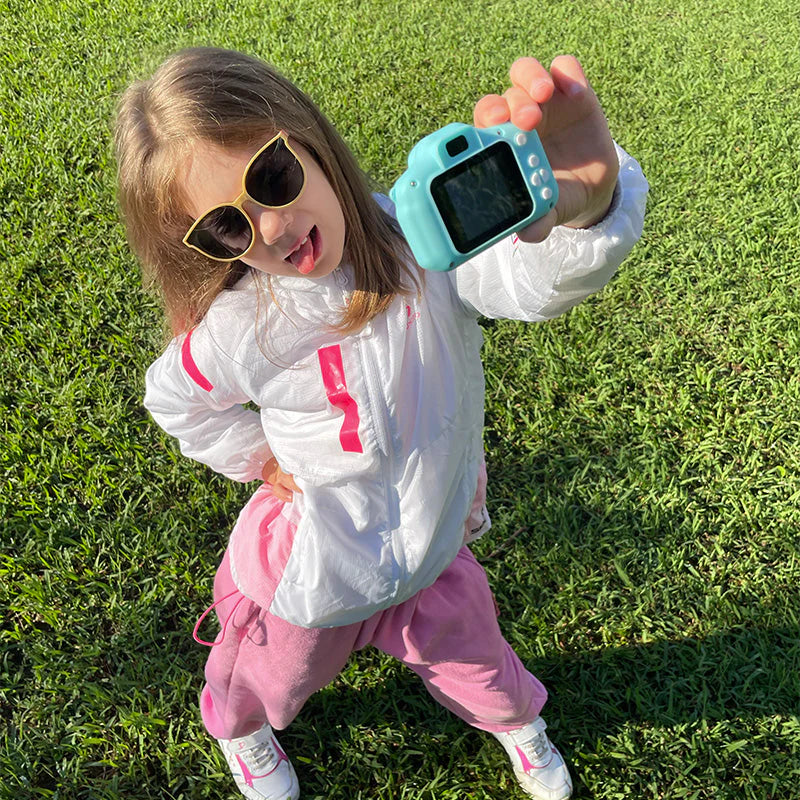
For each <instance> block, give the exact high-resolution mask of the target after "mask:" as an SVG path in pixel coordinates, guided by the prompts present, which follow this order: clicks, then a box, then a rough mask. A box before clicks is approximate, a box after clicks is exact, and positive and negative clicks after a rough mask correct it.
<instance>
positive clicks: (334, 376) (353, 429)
mask: <svg viewBox="0 0 800 800" xmlns="http://www.w3.org/2000/svg"><path fill="white" fill-rule="evenodd" d="M317 357H318V358H319V366H320V369H321V371H322V383H323V384H324V386H325V393H326V394H327V395H328V400H329V402H330V404H331V405H332V406H333V407H334V408H338V409H339V410H340V411H343V412H344V422H342V429H341V430H340V431H339V441H340V442H341V443H342V450H344V451H345V452H346V453H363V452H364V448H363V447H362V445H361V439H359V438H358V424H359V422H360V419H359V416H358V404H357V403H356V401H355V400H354V399H353V398H352V397H351V396H350V393H349V392H348V391H347V381H346V380H345V376H344V364H343V363H342V348H341V347H340V346H339V345H338V344H335V345H331V346H330V347H321V348H320V349H319V350H317Z"/></svg>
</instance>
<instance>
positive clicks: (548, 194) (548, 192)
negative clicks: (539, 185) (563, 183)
mask: <svg viewBox="0 0 800 800" xmlns="http://www.w3.org/2000/svg"><path fill="white" fill-rule="evenodd" d="M539 194H541V196H542V200H549V199H550V198H551V197H552V196H553V190H552V189H551V188H550V187H549V186H545V187H544V189H542V191H541V192H540V193H539Z"/></svg>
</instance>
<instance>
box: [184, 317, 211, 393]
mask: <svg viewBox="0 0 800 800" xmlns="http://www.w3.org/2000/svg"><path fill="white" fill-rule="evenodd" d="M192 332H193V331H189V333H187V334H186V338H185V339H184V340H183V344H182V345H181V361H182V362H183V368H184V369H185V370H186V372H187V373H188V375H189V377H190V378H191V379H192V380H193V381H194V382H195V383H196V384H197V385H198V386H199V387H200V388H201V389H205V390H206V391H207V392H210V391H211V390H212V389H213V388H214V387H213V386H212V384H211V381H210V380H209V379H208V378H206V376H205V375H203V373H202V372H200V370H199V368H198V366H197V364H196V363H195V360H194V359H193V358H192V345H191V344H190V342H191V338H192Z"/></svg>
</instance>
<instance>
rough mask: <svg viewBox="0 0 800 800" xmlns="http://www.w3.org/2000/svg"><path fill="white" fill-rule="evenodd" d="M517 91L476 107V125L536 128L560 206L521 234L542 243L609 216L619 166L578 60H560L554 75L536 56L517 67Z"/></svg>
mask: <svg viewBox="0 0 800 800" xmlns="http://www.w3.org/2000/svg"><path fill="white" fill-rule="evenodd" d="M510 76H511V88H510V89H508V90H506V92H505V93H504V94H503V95H502V97H501V96H500V95H496V94H488V95H485V96H484V97H482V98H481V99H480V100H479V101H478V102H477V104H476V105H475V112H474V118H475V125H476V126H478V127H489V126H491V125H499V124H500V123H503V122H508V121H509V120H511V122H513V123H514V124H515V125H516V126H517V127H519V128H523V129H524V130H532V129H533V128H536V131H537V132H538V134H539V137H540V138H541V140H542V145H543V146H544V149H545V152H546V153H547V158H548V160H549V161H550V166H551V167H552V168H553V174H554V175H555V178H556V180H557V181H558V189H559V195H558V203H557V204H556V207H555V208H554V209H553V210H552V211H551V212H550V213H549V214H548V215H547V216H545V217H542V218H541V219H539V220H536V222H534V223H533V224H531V225H529V226H528V227H527V228H525V229H524V230H522V231H520V232H519V237H520V239H522V240H523V241H526V242H541V241H543V240H544V239H546V238H547V236H549V234H550V231H552V230H553V228H554V227H555V226H556V225H566V226H568V227H571V228H588V227H590V226H591V225H594V224H595V223H597V222H599V221H600V220H601V219H603V217H604V216H605V215H606V213H607V211H608V208H609V206H610V205H611V199H612V197H613V195H614V187H615V186H616V183H617V173H618V172H619V163H618V160H617V155H616V152H615V150H614V144H613V142H612V140H611V134H610V133H609V130H608V123H607V122H606V117H605V114H604V113H603V109H602V108H601V107H600V103H599V102H598V100H597V95H596V94H595V93H594V91H593V90H592V88H591V86H589V83H588V81H587V80H586V76H585V75H584V74H583V69H582V68H581V65H580V64H579V63H578V60H577V59H576V58H574V57H573V56H559V57H558V58H556V59H555V60H554V61H553V63H552V64H551V65H550V71H549V72H548V71H547V70H546V69H545V68H544V67H543V66H542V65H541V64H540V63H539V62H538V61H537V60H536V59H535V58H520V59H517V61H515V62H514V63H513V64H512V65H511V71H510Z"/></svg>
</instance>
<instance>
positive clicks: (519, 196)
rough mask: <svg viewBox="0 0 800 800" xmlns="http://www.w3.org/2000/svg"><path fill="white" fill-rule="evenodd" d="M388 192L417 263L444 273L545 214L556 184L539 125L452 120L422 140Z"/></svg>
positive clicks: (555, 196)
mask: <svg viewBox="0 0 800 800" xmlns="http://www.w3.org/2000/svg"><path fill="white" fill-rule="evenodd" d="M389 195H390V197H391V198H392V200H393V202H394V204H395V207H396V210H397V221H398V222H399V223H400V227H401V228H402V230H403V233H404V235H405V237H406V240H407V241H408V244H409V246H410V247H411V251H412V252H413V254H414V257H415V258H416V259H417V263H419V265H420V266H421V267H424V268H425V269H431V270H437V271H440V272H441V271H446V270H451V269H453V268H454V267H457V266H458V265H459V264H462V263H463V262H464V261H467V260H468V259H470V258H472V256H474V255H476V254H477V253H480V252H481V251H482V250H485V249H486V248H487V247H490V246H491V245H493V244H494V243H495V242H497V241H499V240H500V239H502V238H503V237H505V236H507V235H508V234H509V233H512V232H515V231H518V230H521V229H522V228H524V227H525V226H526V225H529V224H530V223H531V222H533V221H534V220H537V219H539V218H540V217H543V216H545V214H547V213H548V212H549V211H550V210H551V209H552V208H553V207H554V206H555V204H556V202H557V201H558V184H557V183H556V180H555V178H554V177H553V173H552V170H551V169H550V164H549V163H548V161H547V156H546V155H545V152H544V148H543V147H542V143H541V141H540V140H539V136H538V134H537V133H536V131H523V130H521V129H520V128H517V127H516V126H515V125H512V124H511V123H510V122H506V123H504V124H503V125H495V126H493V127H491V128H474V127H472V126H471V125H464V124H463V123H459V122H453V123H450V124H449V125H446V126H445V127H444V128H441V129H440V130H438V131H435V132H434V133H432V134H430V135H429V136H426V137H425V138H424V139H422V140H420V141H419V142H417V144H416V145H415V146H414V148H413V149H412V150H411V152H410V153H409V155H408V169H407V170H406V171H405V172H404V173H403V174H402V175H401V176H400V178H398V180H397V182H396V183H395V184H394V186H393V187H392V189H391V191H390V192H389Z"/></svg>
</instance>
